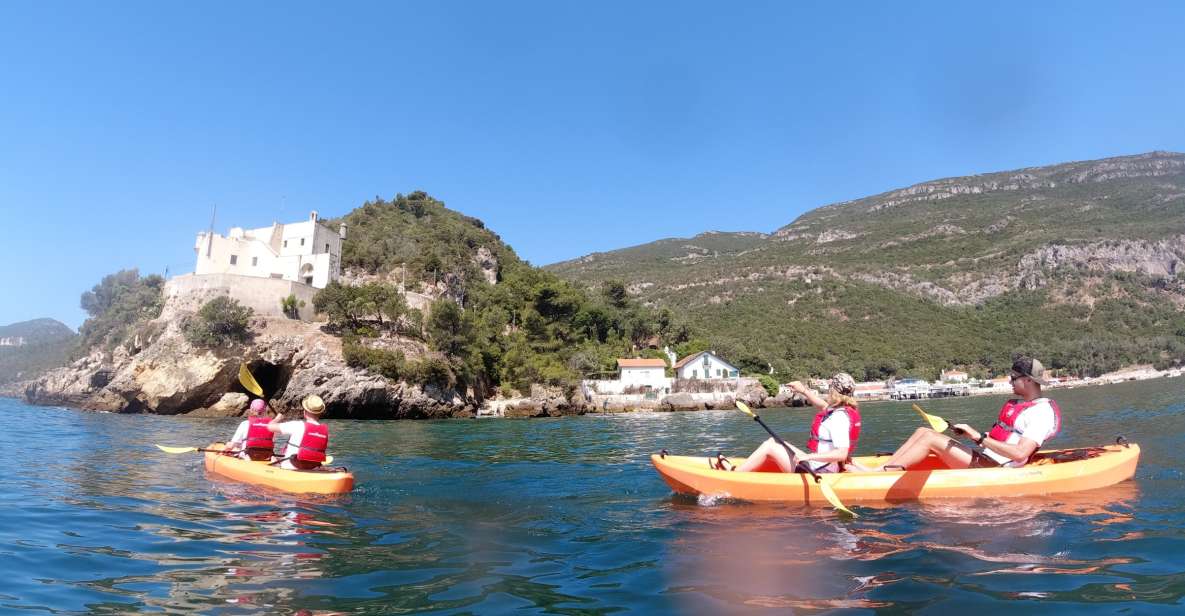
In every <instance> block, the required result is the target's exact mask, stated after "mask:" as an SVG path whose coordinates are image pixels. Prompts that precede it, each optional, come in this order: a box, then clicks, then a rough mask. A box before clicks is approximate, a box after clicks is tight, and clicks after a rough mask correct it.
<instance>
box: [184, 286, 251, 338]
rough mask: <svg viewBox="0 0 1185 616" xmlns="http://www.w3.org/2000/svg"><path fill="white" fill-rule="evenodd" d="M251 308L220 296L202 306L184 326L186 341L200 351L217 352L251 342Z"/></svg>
mask: <svg viewBox="0 0 1185 616" xmlns="http://www.w3.org/2000/svg"><path fill="white" fill-rule="evenodd" d="M253 312H254V311H253V310H252V309H251V308H248V307H246V306H243V305H242V304H240V303H239V302H238V301H237V300H233V299H231V298H229V297H225V296H219V297H215V298H214V299H212V300H210V301H208V302H206V303H205V304H202V307H201V308H199V309H198V311H197V313H196V314H194V315H192V316H190V317H188V318H187V319H186V321H185V324H184V325H182V328H181V329H182V331H184V332H185V339H186V340H188V341H189V343H190V344H192V345H194V346H199V347H206V348H217V347H221V346H229V345H232V344H235V343H241V342H247V341H249V340H250V339H251V314H252V313H253Z"/></svg>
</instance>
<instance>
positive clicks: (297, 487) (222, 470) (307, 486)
mask: <svg viewBox="0 0 1185 616" xmlns="http://www.w3.org/2000/svg"><path fill="white" fill-rule="evenodd" d="M223 447H224V445H223V444H222V443H213V444H211V445H210V446H209V447H207V449H212V450H214V451H207V452H206V472H209V473H213V474H216V475H219V476H222V477H226V478H227V479H233V480H235V481H241V482H243V483H250V484H254V485H260V486H267V487H269V488H275V489H277V490H283V491H284V492H292V493H294V494H344V493H346V492H349V491H350V490H353V489H354V474H353V473H351V472H348V471H320V470H317V471H294V470H288V469H284V468H280V467H279V466H271V465H269V464H268V463H267V462H256V461H254V460H243V459H241V458H238V457H235V456H228V455H223V454H221V453H217V452H218V451H221V450H222V449H223Z"/></svg>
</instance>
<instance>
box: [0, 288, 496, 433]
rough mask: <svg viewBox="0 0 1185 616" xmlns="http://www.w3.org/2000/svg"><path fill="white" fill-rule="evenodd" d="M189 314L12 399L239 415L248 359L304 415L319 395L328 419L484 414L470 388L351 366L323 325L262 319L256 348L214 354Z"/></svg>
mask: <svg viewBox="0 0 1185 616" xmlns="http://www.w3.org/2000/svg"><path fill="white" fill-rule="evenodd" d="M185 316H186V313H185V312H184V311H180V310H177V309H176V308H175V307H173V306H170V305H166V306H165V309H164V310H163V311H162V313H161V315H160V317H158V318H157V319H155V320H153V321H152V322H150V323H148V324H147V326H146V327H144V330H145V331H146V332H150V331H157V332H159V333H158V334H156V335H154V336H151V337H148V338H143V337H139V336H137V337H136V338H135V339H134V340H133V341H131V342H129V343H128V344H124V345H119V346H117V347H116V348H115V350H114V351H103V350H98V351H95V352H93V353H91V354H90V355H88V356H86V357H83V358H81V359H78V360H77V361H75V362H73V363H72V364H70V365H69V366H67V367H64V368H59V369H56V370H53V371H51V372H49V373H47V374H45V375H44V376H42V377H40V378H38V379H36V380H33V381H30V382H26V383H23V384H21V386H20V388H19V390H18V391H15V392H14V391H9V393H19V394H20V395H22V396H23V397H24V398H25V399H26V400H27V401H28V402H30V403H33V404H46V405H65V406H73V407H78V408H83V409H90V410H100V411H112V412H120V413H138V412H147V413H159V414H166V415H173V414H180V413H196V414H199V415H217V416H230V415H238V414H241V413H242V411H243V410H244V409H245V408H246V406H247V401H248V397H247V395H246V394H245V391H244V390H243V388H242V387H241V386H240V385H239V383H238V369H239V364H240V363H246V364H247V365H248V366H249V367H250V369H251V371H252V373H253V374H254V375H255V377H256V378H257V379H258V380H259V382H260V384H261V385H262V386H263V388H264V391H265V393H266V394H267V396H268V397H269V398H270V399H271V400H272V402H273V404H274V405H275V406H276V407H277V408H279V409H284V410H290V411H295V410H296V409H298V408H299V404H300V400H301V399H302V398H303V397H304V396H306V395H309V394H317V395H319V396H321V397H322V398H323V399H324V400H325V402H326V406H327V411H326V412H327V415H328V416H329V417H349V418H383V419H404V418H444V417H468V416H472V415H473V414H474V413H475V411H476V403H475V402H474V400H472V399H471V398H469V397H466V396H465V395H464V394H463V393H462V392H457V391H452V390H438V389H434V388H432V387H426V388H421V387H418V386H412V385H408V384H406V383H400V382H391V381H388V380H387V379H385V378H383V377H381V376H376V375H372V374H368V373H366V372H365V371H362V370H358V369H354V368H351V367H349V366H347V365H346V364H345V361H344V360H343V359H342V354H341V341H340V339H338V338H336V337H334V336H331V335H328V334H325V333H324V332H322V331H321V329H320V325H319V324H316V323H308V322H301V321H293V320H289V319H284V318H276V317H256V318H254V319H253V320H252V323H251V326H252V333H253V339H252V342H251V343H250V344H247V345H236V346H233V347H228V348H223V349H218V350H209V349H202V348H195V347H194V346H193V345H191V344H190V343H189V342H188V341H186V339H185V337H184V336H183V335H182V333H181V328H180V323H181V322H182V321H183V319H184V318H185ZM405 342H406V343H407V344H409V345H411V346H413V347H415V346H416V344H417V343H415V342H412V341H405ZM419 350H420V352H423V349H422V348H420V349H419ZM413 351H414V349H413Z"/></svg>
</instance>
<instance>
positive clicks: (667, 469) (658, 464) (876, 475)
mask: <svg viewBox="0 0 1185 616" xmlns="http://www.w3.org/2000/svg"><path fill="white" fill-rule="evenodd" d="M1139 459H1140V447H1139V445H1135V444H1127V443H1124V444H1116V445H1107V446H1104V447H1082V448H1077V449H1057V450H1048V451H1041V452H1039V453H1038V454H1037V455H1036V456H1035V457H1034V459H1033V460H1032V461H1031V462H1029V463H1028V464H1026V465H1025V466H1023V467H1021V468H975V469H950V468H946V467H945V466H944V465H943V464H942V462H941V461H939V460H938V458H936V457H934V456H931V457H930V458H928V459H927V460H926V461H925V462H923V463H922V464H921V465H919V466H918V467H917V468H914V469H911V470H908V471H890V472H845V473H838V474H834V475H825V476H824V477H823V481H826V482H829V483H830V485H831V487H832V488H833V489H834V490H835V493H836V495H837V496H838V497H839V498H840V500H842V501H843V502H844V503H845V504H850V503H860V502H864V503H873V502H900V501H911V500H921V499H932V498H979V497H1006V496H1027V495H1040V494H1056V493H1059V492H1077V491H1080V490H1090V489H1094V488H1101V487H1104V486H1109V485H1112V484H1115V483H1119V482H1121V481H1124V480H1127V479H1130V478H1131V477H1132V475H1134V474H1135V472H1136V465H1137V463H1138V462H1139ZM730 460H731V461H732V463H733V464H734V465H737V466H739V465H740V464H742V463H743V462H744V458H731V459H730ZM650 461H651V462H652V463H653V464H654V467H655V468H656V469H657V470H658V473H659V475H661V476H662V478H663V480H664V481H666V482H667V484H668V485H670V486H671V488H672V489H673V490H674V491H675V492H678V493H680V494H690V495H701V494H703V495H710V496H726V497H730V498H736V499H740V500H747V501H779V502H787V503H804V504H823V505H826V504H827V501H826V500H825V499H824V498H823V494H822V492H821V491H820V490H819V486H818V485H816V484H815V481H814V479H812V478H811V476H810V475H807V474H800V473H781V472H777V471H776V470H774V469H770V471H769V472H761V471H758V472H750V473H738V472H735V471H724V470H716V469H714V468H712V466H711V461H712V458H709V457H707V456H673V455H667V454H665V453H663V454H655V455H652V456H650ZM855 461H856V462H857V463H858V464H860V465H863V466H865V467H868V468H873V467H877V466H879V465H881V464H884V463H885V462H886V461H888V456H863V457H857V458H856V459H855ZM762 470H764V469H762Z"/></svg>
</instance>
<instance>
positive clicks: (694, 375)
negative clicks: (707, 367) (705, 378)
mask: <svg viewBox="0 0 1185 616" xmlns="http://www.w3.org/2000/svg"><path fill="white" fill-rule="evenodd" d="M691 378H693V379H697V378H699V370H692V371H691Z"/></svg>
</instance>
